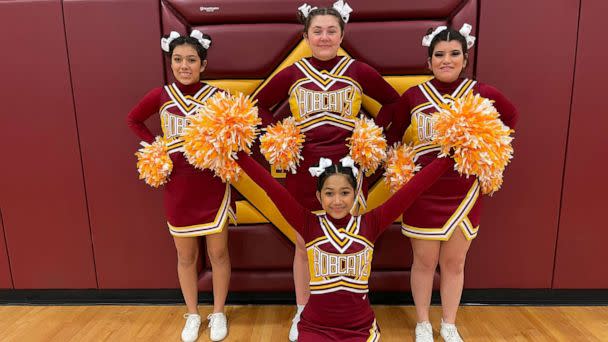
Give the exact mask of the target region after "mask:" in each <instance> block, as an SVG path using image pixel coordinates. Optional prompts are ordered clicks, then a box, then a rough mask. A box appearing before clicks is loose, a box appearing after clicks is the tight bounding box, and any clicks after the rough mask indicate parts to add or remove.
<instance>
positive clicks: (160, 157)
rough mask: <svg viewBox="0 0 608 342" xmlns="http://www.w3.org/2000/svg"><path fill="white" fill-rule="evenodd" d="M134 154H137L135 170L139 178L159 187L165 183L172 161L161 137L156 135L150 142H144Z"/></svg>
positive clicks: (165, 143) (171, 167) (171, 168)
mask: <svg viewBox="0 0 608 342" xmlns="http://www.w3.org/2000/svg"><path fill="white" fill-rule="evenodd" d="M141 144H142V145H143V147H142V148H140V149H139V150H138V151H137V152H135V155H136V156H137V171H138V172H139V179H143V180H144V181H145V182H146V184H148V185H150V186H152V187H155V188H157V187H159V186H160V185H163V184H165V183H167V180H168V177H169V175H170V174H171V171H172V170H173V162H172V161H171V158H170V157H169V153H168V152H167V151H168V149H167V142H166V140H165V139H163V138H161V137H156V140H155V141H154V142H153V143H152V144H148V143H145V142H142V143H141Z"/></svg>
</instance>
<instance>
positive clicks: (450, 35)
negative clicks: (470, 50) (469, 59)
mask: <svg viewBox="0 0 608 342" xmlns="http://www.w3.org/2000/svg"><path fill="white" fill-rule="evenodd" d="M433 30H434V28H430V29H429V30H428V31H427V33H426V34H427V35H428V34H431V33H432V32H433ZM452 40H457V41H458V42H459V43H460V45H461V46H462V53H463V54H465V58H466V54H467V39H466V38H465V37H464V36H463V35H462V34H461V33H460V32H458V31H456V30H454V29H453V28H448V29H445V30H443V31H441V32H439V33H438V34H437V35H436V36H435V37H433V40H432V41H431V45H430V46H429V57H432V56H433V51H434V50H435V45H437V44H438V43H439V42H449V41H452Z"/></svg>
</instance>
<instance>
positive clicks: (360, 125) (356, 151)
mask: <svg viewBox="0 0 608 342" xmlns="http://www.w3.org/2000/svg"><path fill="white" fill-rule="evenodd" d="M347 141H349V144H348V147H349V148H350V155H351V157H352V158H353V160H354V161H355V163H357V164H359V166H360V167H361V169H362V171H363V172H374V171H376V169H377V168H378V166H380V164H382V162H383V161H384V160H385V159H386V139H385V138H384V135H382V128H381V127H378V126H376V124H375V123H374V121H373V120H372V119H367V118H364V117H361V118H359V119H357V120H356V122H355V129H354V130H353V134H352V136H351V137H350V138H348V139H347Z"/></svg>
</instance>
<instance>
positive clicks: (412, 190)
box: [365, 158, 454, 237]
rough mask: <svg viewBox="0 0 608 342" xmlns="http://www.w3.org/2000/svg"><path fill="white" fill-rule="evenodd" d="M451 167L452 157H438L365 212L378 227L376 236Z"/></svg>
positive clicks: (373, 224)
mask: <svg viewBox="0 0 608 342" xmlns="http://www.w3.org/2000/svg"><path fill="white" fill-rule="evenodd" d="M450 167H454V160H453V159H452V158H437V159H435V160H433V162H431V163H430V164H429V165H427V166H426V167H424V168H423V169H422V170H421V171H419V172H418V173H417V174H416V175H414V177H412V179H411V180H410V181H409V182H407V183H406V184H405V185H404V186H402V187H401V189H399V190H398V191H397V192H396V193H395V194H393V195H392V196H391V197H390V198H389V199H388V200H387V201H386V202H384V203H383V204H382V205H381V206H379V207H377V208H376V209H374V210H372V211H370V212H369V213H367V214H365V216H366V219H368V220H371V222H372V225H371V226H372V227H376V229H377V232H376V237H377V236H378V235H380V234H381V233H382V232H383V231H384V230H385V229H386V228H388V226H389V225H390V224H391V223H393V222H395V220H396V219H397V218H398V217H399V215H401V214H402V213H403V212H404V211H405V210H406V209H407V208H409V206H410V205H412V203H414V201H415V200H416V199H417V198H418V197H419V196H420V195H421V194H422V193H423V192H425V191H426V190H427V189H428V188H430V187H431V185H433V184H434V183H435V182H436V181H437V180H438V179H439V177H441V175H443V173H444V172H445V171H447V170H448V169H449V168H450Z"/></svg>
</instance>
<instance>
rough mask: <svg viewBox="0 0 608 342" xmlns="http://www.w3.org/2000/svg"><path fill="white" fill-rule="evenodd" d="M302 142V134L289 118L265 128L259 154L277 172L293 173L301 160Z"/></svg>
mask: <svg viewBox="0 0 608 342" xmlns="http://www.w3.org/2000/svg"><path fill="white" fill-rule="evenodd" d="M303 142H304V134H302V133H301V132H300V128H299V127H298V126H296V123H295V120H294V118H293V117H289V118H286V119H284V120H283V121H281V122H280V123H277V124H276V125H270V126H268V127H266V133H265V134H264V135H262V136H261V137H260V152H262V154H263V155H264V157H265V158H266V160H268V162H269V163H270V164H271V165H272V166H274V167H276V168H277V169H278V170H285V171H286V170H291V172H292V173H295V172H296V168H297V167H298V165H299V164H300V160H302V156H301V152H302V143H303Z"/></svg>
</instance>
